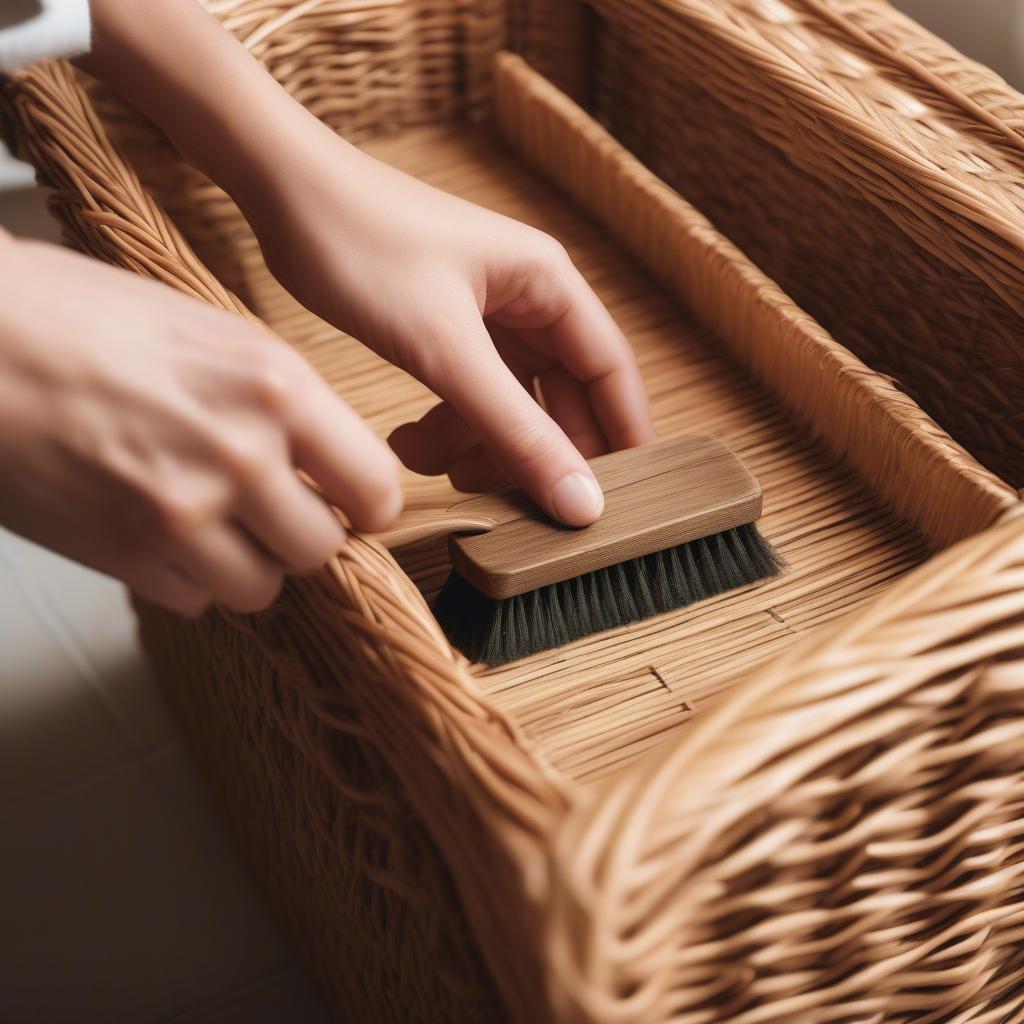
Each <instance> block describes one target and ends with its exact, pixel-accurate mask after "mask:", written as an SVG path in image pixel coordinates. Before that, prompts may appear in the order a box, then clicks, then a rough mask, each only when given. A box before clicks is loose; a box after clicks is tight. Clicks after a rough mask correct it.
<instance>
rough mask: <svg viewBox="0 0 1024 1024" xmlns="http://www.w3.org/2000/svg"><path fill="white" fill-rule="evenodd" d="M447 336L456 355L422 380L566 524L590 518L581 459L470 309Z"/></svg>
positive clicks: (594, 500) (594, 505)
mask: <svg viewBox="0 0 1024 1024" xmlns="http://www.w3.org/2000/svg"><path fill="white" fill-rule="evenodd" d="M453 329H454V330H455V331H456V332H459V333H460V334H461V337H456V338H450V339H449V347H450V351H451V352H453V353H455V359H454V360H453V361H452V362H451V363H450V364H449V365H448V366H446V367H444V372H442V374H441V375H440V376H441V378H442V379H440V380H438V381H427V383H428V385H430V386H432V387H433V388H434V390H435V391H437V392H438V393H439V394H440V395H441V397H442V398H444V399H446V400H447V401H448V402H450V403H451V405H452V406H453V407H454V408H455V410H456V411H457V412H458V413H459V415H460V416H461V417H462V418H463V419H464V420H465V421H466V422H467V423H468V424H469V425H470V427H472V428H473V429H474V430H475V431H476V432H477V433H478V434H479V435H480V437H481V439H482V440H483V441H484V443H485V444H486V445H487V447H488V449H489V450H490V452H491V454H492V455H493V456H494V459H495V461H496V462H497V463H498V465H499V466H501V468H502V469H503V470H504V471H505V472H506V473H507V474H508V476H509V478H510V479H511V480H513V481H514V482H515V483H517V484H518V485H519V486H520V487H522V488H523V490H524V491H526V492H527V494H529V495H530V496H531V497H532V498H533V499H534V500H535V501H536V502H537V503H538V504H539V505H540V506H541V507H542V508H543V509H544V510H545V511H546V512H547V513H548V514H549V515H551V516H553V517H554V518H555V519H558V520H560V521H561V522H563V523H566V524H567V525H569V526H586V525H588V524H589V523H592V522H594V520H595V519H597V517H598V516H599V515H600V514H601V511H602V509H603V508H604V498H603V496H602V494H601V489H600V487H599V486H598V483H597V481H596V480H595V479H594V475H593V473H592V472H591V471H590V467H589V466H588V465H587V463H586V460H585V459H584V458H583V456H582V455H580V453H579V452H578V451H577V450H576V448H575V447H574V446H573V444H572V442H571V441H570V440H569V439H568V438H567V437H566V436H565V434H564V433H563V431H562V430H561V428H560V427H559V426H558V425H557V424H556V423H555V422H554V420H552V419H551V417H550V416H548V415H547V413H546V412H544V410H543V409H541V407H540V406H539V405H538V404H537V403H536V402H535V401H534V399H533V397H532V396H531V395H530V394H529V393H528V392H527V391H526V389H525V388H523V386H522V385H521V384H520V382H519V381H518V380H517V379H516V376H515V374H514V373H513V372H512V371H511V370H510V369H509V367H508V366H506V365H505V363H504V362H503V361H502V359H501V358H500V356H499V355H498V353H497V351H496V349H495V348H494V345H493V344H492V342H491V338H490V335H489V334H488V333H487V330H486V329H485V327H484V325H483V322H482V321H481V319H480V317H479V314H478V313H477V312H476V311H475V310H472V311H471V312H469V313H468V314H467V315H466V316H465V318H464V320H462V321H461V322H456V324H455V326H454V328H453Z"/></svg>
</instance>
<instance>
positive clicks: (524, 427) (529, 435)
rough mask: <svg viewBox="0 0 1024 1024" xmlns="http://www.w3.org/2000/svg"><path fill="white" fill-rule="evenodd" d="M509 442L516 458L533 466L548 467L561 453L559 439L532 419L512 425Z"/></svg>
mask: <svg viewBox="0 0 1024 1024" xmlns="http://www.w3.org/2000/svg"><path fill="white" fill-rule="evenodd" d="M508 440H509V444H510V445H511V447H512V449H513V451H514V452H515V454H516V456H517V457H518V458H519V459H520V460H521V461H523V462H526V463H528V464H529V465H531V466H533V465H536V466H539V467H544V466H548V465H550V464H551V463H552V462H553V461H554V460H555V459H556V458H557V457H558V455H559V453H560V448H561V446H560V444H559V438H558V437H557V436H556V435H555V434H554V432H553V431H551V430H549V429H546V427H545V425H544V424H541V423H537V422H534V421H533V420H532V419H529V420H526V419H524V420H523V421H521V422H519V423H515V424H512V425H511V426H510V427H509V431H508Z"/></svg>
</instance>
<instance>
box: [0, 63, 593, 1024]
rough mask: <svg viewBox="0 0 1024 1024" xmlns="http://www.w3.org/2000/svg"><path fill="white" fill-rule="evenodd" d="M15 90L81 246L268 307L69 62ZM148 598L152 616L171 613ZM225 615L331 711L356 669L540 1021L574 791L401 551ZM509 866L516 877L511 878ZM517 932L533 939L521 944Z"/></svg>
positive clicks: (16, 106) (496, 949)
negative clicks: (164, 204)
mask: <svg viewBox="0 0 1024 1024" xmlns="http://www.w3.org/2000/svg"><path fill="white" fill-rule="evenodd" d="M4 95H5V98H6V104H7V110H8V114H10V115H13V120H14V123H15V138H16V139H17V140H18V141H19V143H20V145H19V152H20V153H21V154H22V155H24V156H27V157H28V158H29V159H31V161H32V162H33V164H34V165H35V167H36V169H37V172H38V175H39V178H40V181H41V183H43V184H46V185H48V186H50V187H52V188H54V189H56V192H55V195H54V197H53V209H54V211H55V212H56V214H57V215H58V216H59V218H60V219H61V221H62V223H63V224H64V226H65V229H66V230H65V235H66V239H67V241H68V243H69V244H71V245H72V246H74V247H76V248H78V249H80V250H82V251H84V252H87V253H89V254H91V255H93V256H95V257H97V258H98V259H101V260H104V261H105V262H108V263H113V264H115V265H118V266H122V267H125V268H127V269H129V270H132V271H134V272H136V273H139V274H142V275H144V276H148V277H154V278H156V279H158V280H161V281H163V282H165V283H166V284H169V285H171V286H172V287H175V288H177V289H178V290H180V291H183V292H185V293H186V294H189V295H192V296H194V297H196V298H199V299H201V300H203V301H206V302H209V303H211V304H212V305H216V306H219V307H221V308H224V309H227V310H230V311H232V312H235V313H237V314H239V315H241V316H246V317H248V318H250V319H255V318H254V317H252V314H251V313H249V312H248V310H246V309H245V308H244V306H242V304H241V303H240V302H238V300H237V299H236V298H235V297H234V296H233V295H231V294H230V293H229V292H228V291H227V290H226V289H224V288H223V287H222V286H221V285H220V284H219V282H218V281H217V279H216V278H215V277H214V276H213V275H211V274H210V273H209V272H208V271H207V270H206V269H205V267H203V265H202V264H201V263H200V261H199V260H198V259H196V257H195V256H194V255H193V254H192V252H191V250H190V249H189V247H188V245H187V243H186V242H185V241H184V239H183V238H182V237H181V235H180V233H179V232H178V230H177V228H176V227H175V226H174V224H173V223H172V222H171V221H170V220H169V219H168V218H167V217H166V216H165V214H164V213H163V211H162V209H161V208H160V207H159V205H158V204H156V203H155V202H154V201H153V200H152V198H151V197H150V196H148V195H147V194H146V192H145V191H144V189H143V188H142V187H141V185H140V184H139V181H138V179H137V177H136V175H135V173H134V172H133V171H132V169H131V168H130V167H129V166H128V165H127V164H126V163H125V162H124V161H123V160H122V159H121V157H120V155H119V154H118V152H117V151H116V149H115V148H114V147H113V146H112V145H111V144H110V142H109V140H108V139H107V136H106V133H105V131H104V129H103V126H102V125H101V124H100V122H99V120H98V119H97V118H96V117H95V115H94V114H93V112H92V110H91V108H90V106H89V103H88V100H87V99H86V97H85V96H84V94H83V92H82V90H81V88H80V86H79V84H78V83H77V81H76V78H75V75H74V73H73V72H72V70H71V69H70V68H69V67H68V66H67V65H66V64H64V63H61V62H47V63H45V64H40V65H37V66H35V67H34V68H33V69H32V70H31V72H29V73H26V74H24V75H22V76H20V77H19V78H17V79H16V80H13V81H11V82H8V83H7V85H6V87H5V90H4ZM139 607H140V611H141V613H142V614H143V615H144V616H145V615H156V616H158V617H159V616H161V615H163V614H165V613H162V612H160V611H158V610H156V609H147V608H146V607H145V605H144V604H142V603H140V605H139ZM212 614H215V615H221V616H222V617H224V618H226V619H227V620H228V621H229V622H231V623H232V624H233V625H234V626H235V628H236V629H238V630H239V631H240V632H242V633H244V634H245V635H247V636H248V637H249V638H250V639H251V640H252V641H253V642H254V643H257V644H259V645H260V647H261V649H262V650H263V651H264V653H265V654H266V656H267V658H268V660H269V661H270V662H271V663H272V664H274V665H279V666H281V668H282V670H283V671H284V672H285V678H288V679H289V683H290V684H291V685H294V686H295V687H296V688H298V689H299V690H301V691H302V692H303V694H304V695H305V696H306V697H307V698H308V701H309V706H310V708H311V709H312V711H313V713H314V714H315V715H317V716H318V717H320V718H323V719H325V720H326V721H328V722H330V720H331V719H330V716H331V708H330V699H329V693H330V690H331V689H332V688H335V687H338V686H339V685H341V684H340V680H345V681H346V687H345V691H346V696H347V697H348V698H349V700H350V701H351V700H352V699H355V700H356V702H357V705H358V707H359V712H360V716H361V717H363V716H365V718H366V720H367V721H370V722H372V723H373V727H372V730H373V734H374V745H375V746H376V747H377V748H378V749H379V750H382V751H384V752H385V753H386V755H387V757H388V758H389V760H390V761H391V763H392V764H393V765H394V768H395V772H396V775H397V776H398V778H399V779H400V781H401V784H402V785H403V787H405V789H406V790H407V792H408V793H410V794H412V795H413V801H412V802H413V804H414V805H415V806H417V807H420V808H423V809H424V814H423V820H424V824H425V825H426V827H427V830H428V832H429V833H430V835H431V836H432V838H433V839H434V841H435V842H436V844H437V846H438V848H439V849H440V850H441V851H442V854H443V856H444V858H445V860H446V861H447V863H448V865H449V867H450V868H451V871H452V877H453V879H454V881H455V884H456V886H457V888H458V891H459V894H460V896H461V899H462V903H463V907H464V910H465V912H466V915H467V917H468V918H469V920H470V922H471V924H472V926H473V928H474V930H475V932H476V934H477V936H478V938H479V939H480V942H481V947H482V949H483V950H484V953H485V957H486V959H487V960H488V962H489V966H490V968H491V970H492V971H493V973H494V976H495V978H496V980H497V982H498V984H499V985H500V986H501V988H502V990H503V993H504V996H505V998H506V1000H507V1001H508V1003H509V1004H510V1005H511V1006H512V1007H518V1008H520V1012H521V1014H522V1016H523V1017H524V1019H530V1018H531V1017H533V1016H534V1015H535V1013H536V1007H537V1000H538V998H540V995H541V993H540V992H539V991H538V988H537V986H536V977H537V976H538V972H539V967H538V965H536V964H531V963H530V958H529V957H527V956H524V955H523V952H522V951H523V950H528V949H530V948H531V943H529V942H528V941H527V938H526V937H527V936H528V935H529V934H530V933H531V932H532V930H533V926H534V922H533V921H532V920H531V916H530V914H531V909H532V906H531V904H532V903H533V901H529V902H528V901H515V903H514V904H513V906H512V907H511V908H510V907H509V905H508V903H507V901H506V893H507V891H509V889H511V890H512V891H518V892H523V893H531V894H533V895H535V896H536V895H538V894H539V893H540V891H542V890H543V889H544V888H545V885H544V881H543V877H542V868H543V861H542V860H541V859H540V858H539V856H538V852H539V848H540V845H541V842H542V837H543V836H544V835H545V834H546V833H547V832H548V831H549V830H550V828H551V826H552V823H553V821H554V819H555V817H556V816H558V815H560V814H561V813H564V810H565V808H566V807H567V806H568V802H569V800H570V799H571V794H572V790H573V787H572V786H570V785H569V784H568V783H567V782H566V781H565V780H563V779H561V778H559V777H558V776H557V775H556V774H555V773H554V771H553V770H551V769H550V768H549V767H548V766H547V765H546V763H544V762H543V761H542V760H541V759H540V757H539V756H538V755H537V754H536V753H535V752H534V751H533V750H532V749H531V748H530V746H529V745H528V744H527V742H526V740H525V738H524V737H523V736H522V734H521V732H520V731H519V729H518V728H517V727H516V726H515V724H514V723H513V722H512V721H511V720H510V719H508V718H507V717H506V716H505V715H503V714H502V713H501V712H500V711H498V710H497V709H496V708H494V707H493V706H492V705H491V704H489V702H487V701H486V700H485V699H484V698H483V696H482V695H481V693H480V691H479V688H478V687H477V685H476V683H475V682H474V681H473V679H472V677H471V676H470V674H469V672H468V670H467V664H466V662H465V660H464V659H463V658H462V656H461V655H458V654H457V653H456V652H453V651H452V649H451V647H450V646H449V645H448V643H447V641H446V640H445V638H444V636H443V634H442V633H441V631H440V629H439V628H438V626H437V624H436V622H435V621H434V618H433V616H432V615H431V614H430V611H429V609H428V608H427V606H426V604H425V602H424V600H423V598H422V596H421V595H420V593H419V591H418V590H417V589H416V588H415V587H414V586H413V584H412V583H411V582H410V581H409V579H408V578H407V577H406V576H405V574H404V573H403V572H402V571H401V569H400V568H399V567H398V565H397V564H396V563H395V562H394V560H393V559H392V558H391V556H390V554H389V553H388V552H387V551H386V550H385V549H384V548H383V547H381V546H380V545H379V544H378V543H377V542H376V541H373V540H372V539H369V538H364V537H359V536H357V535H353V536H352V537H351V538H350V542H349V543H348V544H347V546H346V547H345V548H344V549H343V550H342V552H341V553H340V554H339V555H338V556H337V558H336V559H334V561H333V562H332V563H331V564H329V565H328V566H327V567H326V568H325V569H324V570H322V571H321V573H319V574H318V575H317V576H316V577H314V578H309V579H304V580H297V581H294V582H293V583H292V584H291V585H290V586H289V588H288V589H287V591H286V592H285V594H284V595H283V596H282V599H281V601H280V602H279V605H278V607H277V608H275V614H274V615H273V616H272V617H271V616H266V617H240V616H234V615H230V614H228V613H225V612H220V611H217V612H214V613H212ZM286 624H289V625H286ZM195 628H197V629H202V626H201V624H200V625H197V626H196V627H195ZM310 630H313V631H314V632H315V635H316V637H317V641H318V642H319V643H320V644H321V645H322V648H323V652H324V653H323V656H322V658H320V659H319V662H318V666H317V668H318V672H317V674H316V675H313V674H311V673H310V670H309V669H308V668H307V669H306V670H305V671H306V673H307V674H303V673H302V671H296V669H297V666H299V665H301V664H302V662H301V659H295V658H289V657H288V654H287V652H288V650H289V649H291V650H294V649H295V645H298V644H301V643H303V642H304V641H308V639H309V637H310V633H309V631H310ZM385 687H386V689H387V694H388V696H387V699H384V697H383V691H384V689H385ZM325 691H326V692H325ZM322 756H323V758H324V759H329V757H330V754H329V753H328V752H323V755H322ZM334 777H337V775H336V774H335V776H334ZM428 808H429V809H430V813H426V809H428ZM470 836H472V837H473V838H472V839H471V840H467V837H470ZM503 873H505V875H506V878H505V882H504V883H503V884H498V883H497V880H498V879H501V878H502V875H503ZM499 922H500V923H501V926H502V935H501V937H500V938H497V937H494V928H495V927H496V926H497V924H498V923H499ZM509 933H518V934H519V935H520V936H521V937H522V941H520V942H510V941H509V939H508V935H509ZM489 938H490V941H488V939H489Z"/></svg>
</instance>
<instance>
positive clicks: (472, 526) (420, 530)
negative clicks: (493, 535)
mask: <svg viewBox="0 0 1024 1024" xmlns="http://www.w3.org/2000/svg"><path fill="white" fill-rule="evenodd" d="M458 509H459V505H458V504H456V505H453V506H452V507H451V508H448V509H444V510H442V511H435V512H429V513H427V514H426V515H424V514H423V513H422V512H419V513H412V514H411V515H410V516H409V517H408V519H399V521H398V523H397V524H396V525H395V526H393V527H391V529H390V530H386V531H385V532H384V533H380V534H377V540H379V541H380V542H381V543H382V544H383V545H384V547H386V548H387V549H388V550H389V551H390V550H392V549H394V548H399V547H401V546H402V545H403V544H415V543H417V541H421V540H428V539H429V538H431V537H440V536H447V535H448V534H451V533H483V532H484V531H486V530H491V529H493V528H494V526H495V525H496V523H495V520H494V519H492V518H489V517H488V516H485V515H476V516H473V515H464V514H460V513H459V511H458Z"/></svg>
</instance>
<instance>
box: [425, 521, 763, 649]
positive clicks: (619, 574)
mask: <svg viewBox="0 0 1024 1024" xmlns="http://www.w3.org/2000/svg"><path fill="white" fill-rule="evenodd" d="M782 568H783V563H782V560H781V559H780V557H779V556H778V554H777V553H776V551H775V549H774V548H773V547H772V546H771V545H770V544H769V543H768V542H767V541H766V540H765V539H764V537H762V536H761V534H760V532H759V531H758V529H757V527H756V526H754V524H753V523H748V524H745V525H743V526H739V527H736V528H735V529H732V530H726V531H724V532H722V533H716V534H714V535H713V536H711V537H704V538H701V539H699V540H694V541H690V542H688V543H686V544H679V545H677V546H675V547H671V548H668V549H666V550H665V551H656V552H654V553H652V554H649V555H643V556H641V557H640V558H632V559H630V560H629V561H626V562H618V563H616V564H615V565H610V566H606V567H605V568H602V569H597V570H594V571H593V572H588V573H585V574H584V575H582V576H576V577H573V578H572V579H568V580H562V581H560V582H558V583H553V584H550V585H549V586H546V587H540V588H538V589H537V590H531V591H529V592H528V593H526V594H519V595H516V596H514V597H509V598H505V599H503V600H496V599H494V598H491V597H488V596H487V595H486V594H483V593H481V592H480V591H479V590H477V589H476V587H474V586H473V584H472V583H470V582H469V581H468V580H466V579H465V577H463V576H462V575H461V574H460V573H458V572H452V574H451V575H450V576H449V577H448V580H447V582H446V583H445V584H444V586H443V587H442V588H441V591H440V593H439V594H438V595H437V600H436V601H435V603H434V615H435V616H436V617H437V621H438V622H439V623H440V625H441V628H442V629H443V630H444V632H445V635H446V636H447V637H448V639H449V641H450V642H451V644H452V646H453V647H456V648H458V649H459V650H460V651H462V653H463V654H465V655H466V657H467V658H469V659H470V661H482V662H484V663H485V664H488V665H502V664H504V663H505V662H509V661H516V660H518V659H519V658H525V657H527V656H528V655H530V654H537V653H539V652H540V651H546V650H549V649H550V648H552V647H562V646H564V645H565V644H569V643H573V642H574V641H576V640H581V639H583V637H586V636H590V635H591V634H593V633H600V632H603V631H604V630H606V629H614V628H616V627H618V626H625V625H628V624H629V623H632V622H639V621H641V620H643V619H647V618H651V617H652V616H654V615H660V614H662V613H663V612H668V611H672V610H674V609H676V608H684V607H686V606H687V605H691V604H694V603H696V602H697V601H703V600H705V599H706V598H709V597H714V596H715V595H716V594H721V593H724V592H726V591H728V590H735V589H736V588H738V587H743V586H747V585H749V584H751V583H757V582H759V581H760V580H764V579H769V578H770V577H772V576H775V575H777V574H778V573H779V572H780V571H781V569H782Z"/></svg>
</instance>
